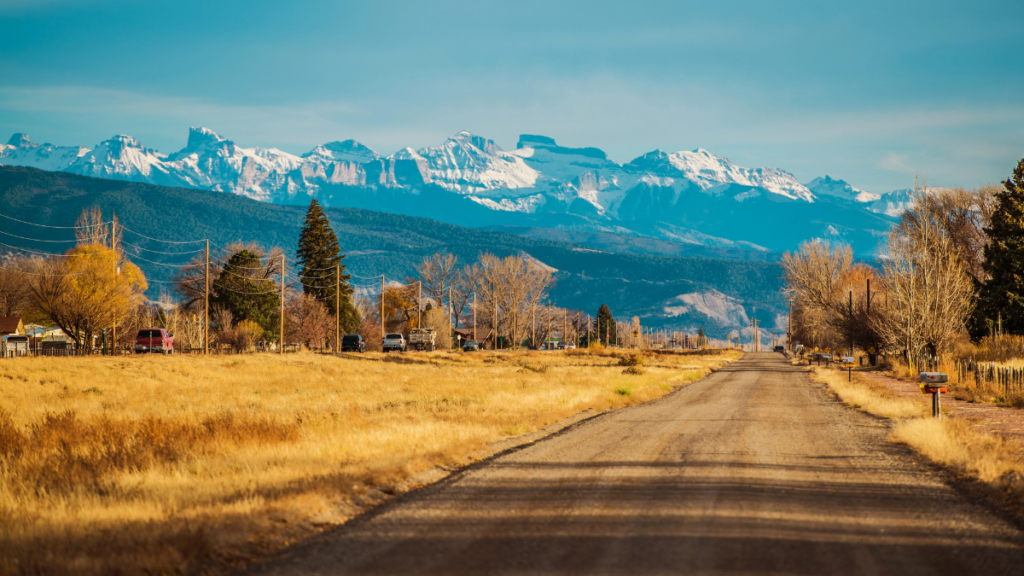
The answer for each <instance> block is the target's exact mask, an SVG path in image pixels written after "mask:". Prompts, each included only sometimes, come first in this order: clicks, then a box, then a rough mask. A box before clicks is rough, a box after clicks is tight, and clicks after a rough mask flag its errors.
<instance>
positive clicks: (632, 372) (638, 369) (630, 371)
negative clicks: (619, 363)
mask: <svg viewBox="0 0 1024 576" xmlns="http://www.w3.org/2000/svg"><path fill="white" fill-rule="evenodd" d="M622 373H623V374H627V375H629V376H643V375H644V374H647V370H645V369H644V367H643V366H641V365H639V364H637V365H633V366H630V367H628V368H626V369H625V370H623V371H622Z"/></svg>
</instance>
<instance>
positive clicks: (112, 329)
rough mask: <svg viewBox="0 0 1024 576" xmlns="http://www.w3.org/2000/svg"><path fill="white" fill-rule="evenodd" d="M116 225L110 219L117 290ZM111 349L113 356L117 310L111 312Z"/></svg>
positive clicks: (115, 347)
mask: <svg viewBox="0 0 1024 576" xmlns="http://www.w3.org/2000/svg"><path fill="white" fill-rule="evenodd" d="M116 225H117V224H116V221H114V220H111V221H110V251H111V252H112V254H113V257H114V260H113V262H114V290H117V249H116V247H115V245H114V238H115V236H114V234H115V233H116V230H115V229H114V226H116ZM110 351H111V356H113V355H114V354H116V353H117V311H116V310H114V311H113V314H111V318H110Z"/></svg>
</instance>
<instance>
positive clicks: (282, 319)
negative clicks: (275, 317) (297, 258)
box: [280, 254, 284, 354]
mask: <svg viewBox="0 0 1024 576" xmlns="http://www.w3.org/2000/svg"><path fill="white" fill-rule="evenodd" d="M280 353H281V354H284V254H281V352H280Z"/></svg>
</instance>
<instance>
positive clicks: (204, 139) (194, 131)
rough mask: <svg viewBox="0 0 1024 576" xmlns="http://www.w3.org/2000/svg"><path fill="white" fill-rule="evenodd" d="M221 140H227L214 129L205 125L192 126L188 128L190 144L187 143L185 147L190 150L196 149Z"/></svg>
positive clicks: (218, 142)
mask: <svg viewBox="0 0 1024 576" xmlns="http://www.w3.org/2000/svg"><path fill="white" fill-rule="evenodd" d="M221 142H227V140H226V139H224V138H221V137H220V136H219V135H218V134H217V133H216V132H214V131H213V130H210V129H209V128H203V127H199V128H196V127H192V128H189V129H188V144H186V145H185V148H186V149H188V150H196V149H198V148H202V147H203V146H206V145H209V144H215V145H216V144H220V143H221Z"/></svg>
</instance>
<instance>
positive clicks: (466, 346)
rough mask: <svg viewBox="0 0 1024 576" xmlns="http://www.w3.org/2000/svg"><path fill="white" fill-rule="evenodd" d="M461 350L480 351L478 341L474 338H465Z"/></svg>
mask: <svg viewBox="0 0 1024 576" xmlns="http://www.w3.org/2000/svg"><path fill="white" fill-rule="evenodd" d="M462 351H463V352H479V351H480V343H479V342H477V341H476V340H466V341H465V342H463V343H462Z"/></svg>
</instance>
